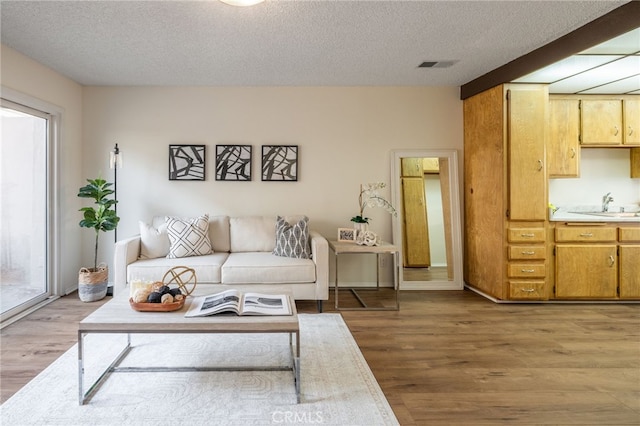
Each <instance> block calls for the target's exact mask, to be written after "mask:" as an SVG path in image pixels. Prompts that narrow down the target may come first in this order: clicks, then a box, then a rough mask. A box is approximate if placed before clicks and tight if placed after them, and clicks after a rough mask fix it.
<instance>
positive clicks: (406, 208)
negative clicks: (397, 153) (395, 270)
mask: <svg viewBox="0 0 640 426" xmlns="http://www.w3.org/2000/svg"><path fill="white" fill-rule="evenodd" d="M401 170H402V177H401V179H400V182H401V184H402V208H403V213H404V214H403V215H402V216H403V219H404V223H403V239H402V241H403V249H404V252H403V253H404V255H403V266H404V267H406V268H412V267H420V268H426V267H429V266H431V251H430V247H429V225H428V217H427V201H426V195H425V190H424V172H423V162H422V158H403V159H402V162H401Z"/></svg>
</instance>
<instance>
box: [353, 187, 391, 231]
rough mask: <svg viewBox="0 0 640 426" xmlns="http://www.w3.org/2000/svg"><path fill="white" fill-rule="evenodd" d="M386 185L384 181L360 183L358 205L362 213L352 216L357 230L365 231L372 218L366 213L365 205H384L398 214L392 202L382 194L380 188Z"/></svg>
mask: <svg viewBox="0 0 640 426" xmlns="http://www.w3.org/2000/svg"><path fill="white" fill-rule="evenodd" d="M385 186H386V185H385V184H384V183H383V182H376V183H367V184H364V185H362V184H361V185H360V196H359V197H358V205H359V207H360V214H359V215H357V216H354V217H352V218H351V222H353V223H354V228H355V229H356V231H364V230H366V229H367V226H368V224H369V221H370V220H371V219H370V218H368V217H365V215H364V208H365V207H382V208H383V209H385V210H386V211H388V212H389V213H391V214H392V215H394V216H395V215H397V212H396V209H395V208H394V207H393V206H392V205H391V203H390V202H388V201H387V200H385V199H384V198H382V197H381V196H380V194H379V193H378V190H380V189H382V188H384V187H385Z"/></svg>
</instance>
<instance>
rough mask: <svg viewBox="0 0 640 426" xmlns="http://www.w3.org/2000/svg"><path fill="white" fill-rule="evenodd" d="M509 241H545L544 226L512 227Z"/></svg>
mask: <svg viewBox="0 0 640 426" xmlns="http://www.w3.org/2000/svg"><path fill="white" fill-rule="evenodd" d="M509 242H511V243H519V242H535V243H544V242H545V237H544V228H510V229H509Z"/></svg>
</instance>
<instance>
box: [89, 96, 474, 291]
mask: <svg viewBox="0 0 640 426" xmlns="http://www.w3.org/2000/svg"><path fill="white" fill-rule="evenodd" d="M83 105H84V115H83V123H84V128H83V141H84V153H85V155H84V157H83V175H84V176H86V177H94V176H98V175H101V176H103V177H105V178H107V179H108V180H112V179H113V178H112V177H113V174H112V171H111V170H109V168H108V157H109V151H110V150H111V149H112V148H113V146H114V144H115V143H118V145H119V147H120V149H121V152H122V154H123V158H124V165H123V168H122V169H120V170H118V199H119V204H118V215H119V216H120V217H121V224H120V226H119V228H118V238H119V239H120V238H124V237H127V236H130V235H134V234H137V233H138V220H146V221H149V220H150V219H151V217H152V216H154V215H165V214H172V215H182V216H192V215H198V214H201V213H209V214H211V215H218V214H228V215H254V214H258V215H262V214H266V215H276V214H289V213H295V214H297V213H304V214H307V215H308V216H309V217H310V219H311V226H312V228H314V229H316V230H318V231H320V232H321V233H322V234H324V235H325V236H327V237H329V238H335V236H336V232H337V228H338V227H348V226H351V225H352V224H351V222H350V221H349V219H350V218H351V217H352V216H354V215H355V214H357V211H358V205H357V203H358V201H357V199H358V193H359V188H360V183H365V182H375V181H383V182H386V183H387V184H388V185H389V184H390V170H389V168H390V166H389V165H390V152H391V150H393V149H431V148H433V149H438V148H455V149H458V150H459V152H460V154H461V153H462V146H463V132H462V101H460V100H459V89H458V88H455V87H236V88H217V87H112V88H109V87H86V88H84V90H83ZM180 143H183V144H204V145H206V146H207V166H206V172H207V178H206V181H204V182H187V181H169V180H168V146H169V144H180ZM216 144H249V145H252V146H253V180H252V181H251V182H221V181H216V180H215V175H214V155H213V154H214V151H215V145H216ZM263 144H293V145H298V146H299V171H298V181H297V182H262V181H261V179H260V149H261V145H263ZM460 161H462V159H461V160H460ZM460 170H462V164H460ZM460 181H462V179H460ZM461 192H462V191H461ZM385 195H386V197H387V198H388V197H389V196H390V192H389V191H388V188H387V191H385ZM366 215H367V216H369V217H372V218H373V221H372V222H371V224H370V228H371V230H373V231H374V232H377V233H378V234H380V235H381V236H382V237H383V239H385V240H387V241H389V240H390V239H391V218H390V216H389V214H388V213H387V212H385V211H384V210H382V209H367V210H366ZM110 237H111V238H112V236H110ZM85 246H86V247H90V241H89V240H88V239H87V240H85ZM107 249H108V250H111V247H108V248H107ZM103 253H105V254H106V250H105V251H103ZM89 257H90V256H89V252H87V254H86V255H85V257H84V259H85V261H88V260H89ZM109 259H110V257H109ZM342 271H343V270H342V269H341V281H342ZM350 272H354V273H357V272H358V271H349V270H348V268H347V270H345V273H346V274H347V275H349V274H350Z"/></svg>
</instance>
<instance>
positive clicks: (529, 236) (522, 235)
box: [520, 234, 535, 238]
mask: <svg viewBox="0 0 640 426" xmlns="http://www.w3.org/2000/svg"><path fill="white" fill-rule="evenodd" d="M520 236H521V237H524V238H533V237H535V235H534V234H520Z"/></svg>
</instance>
